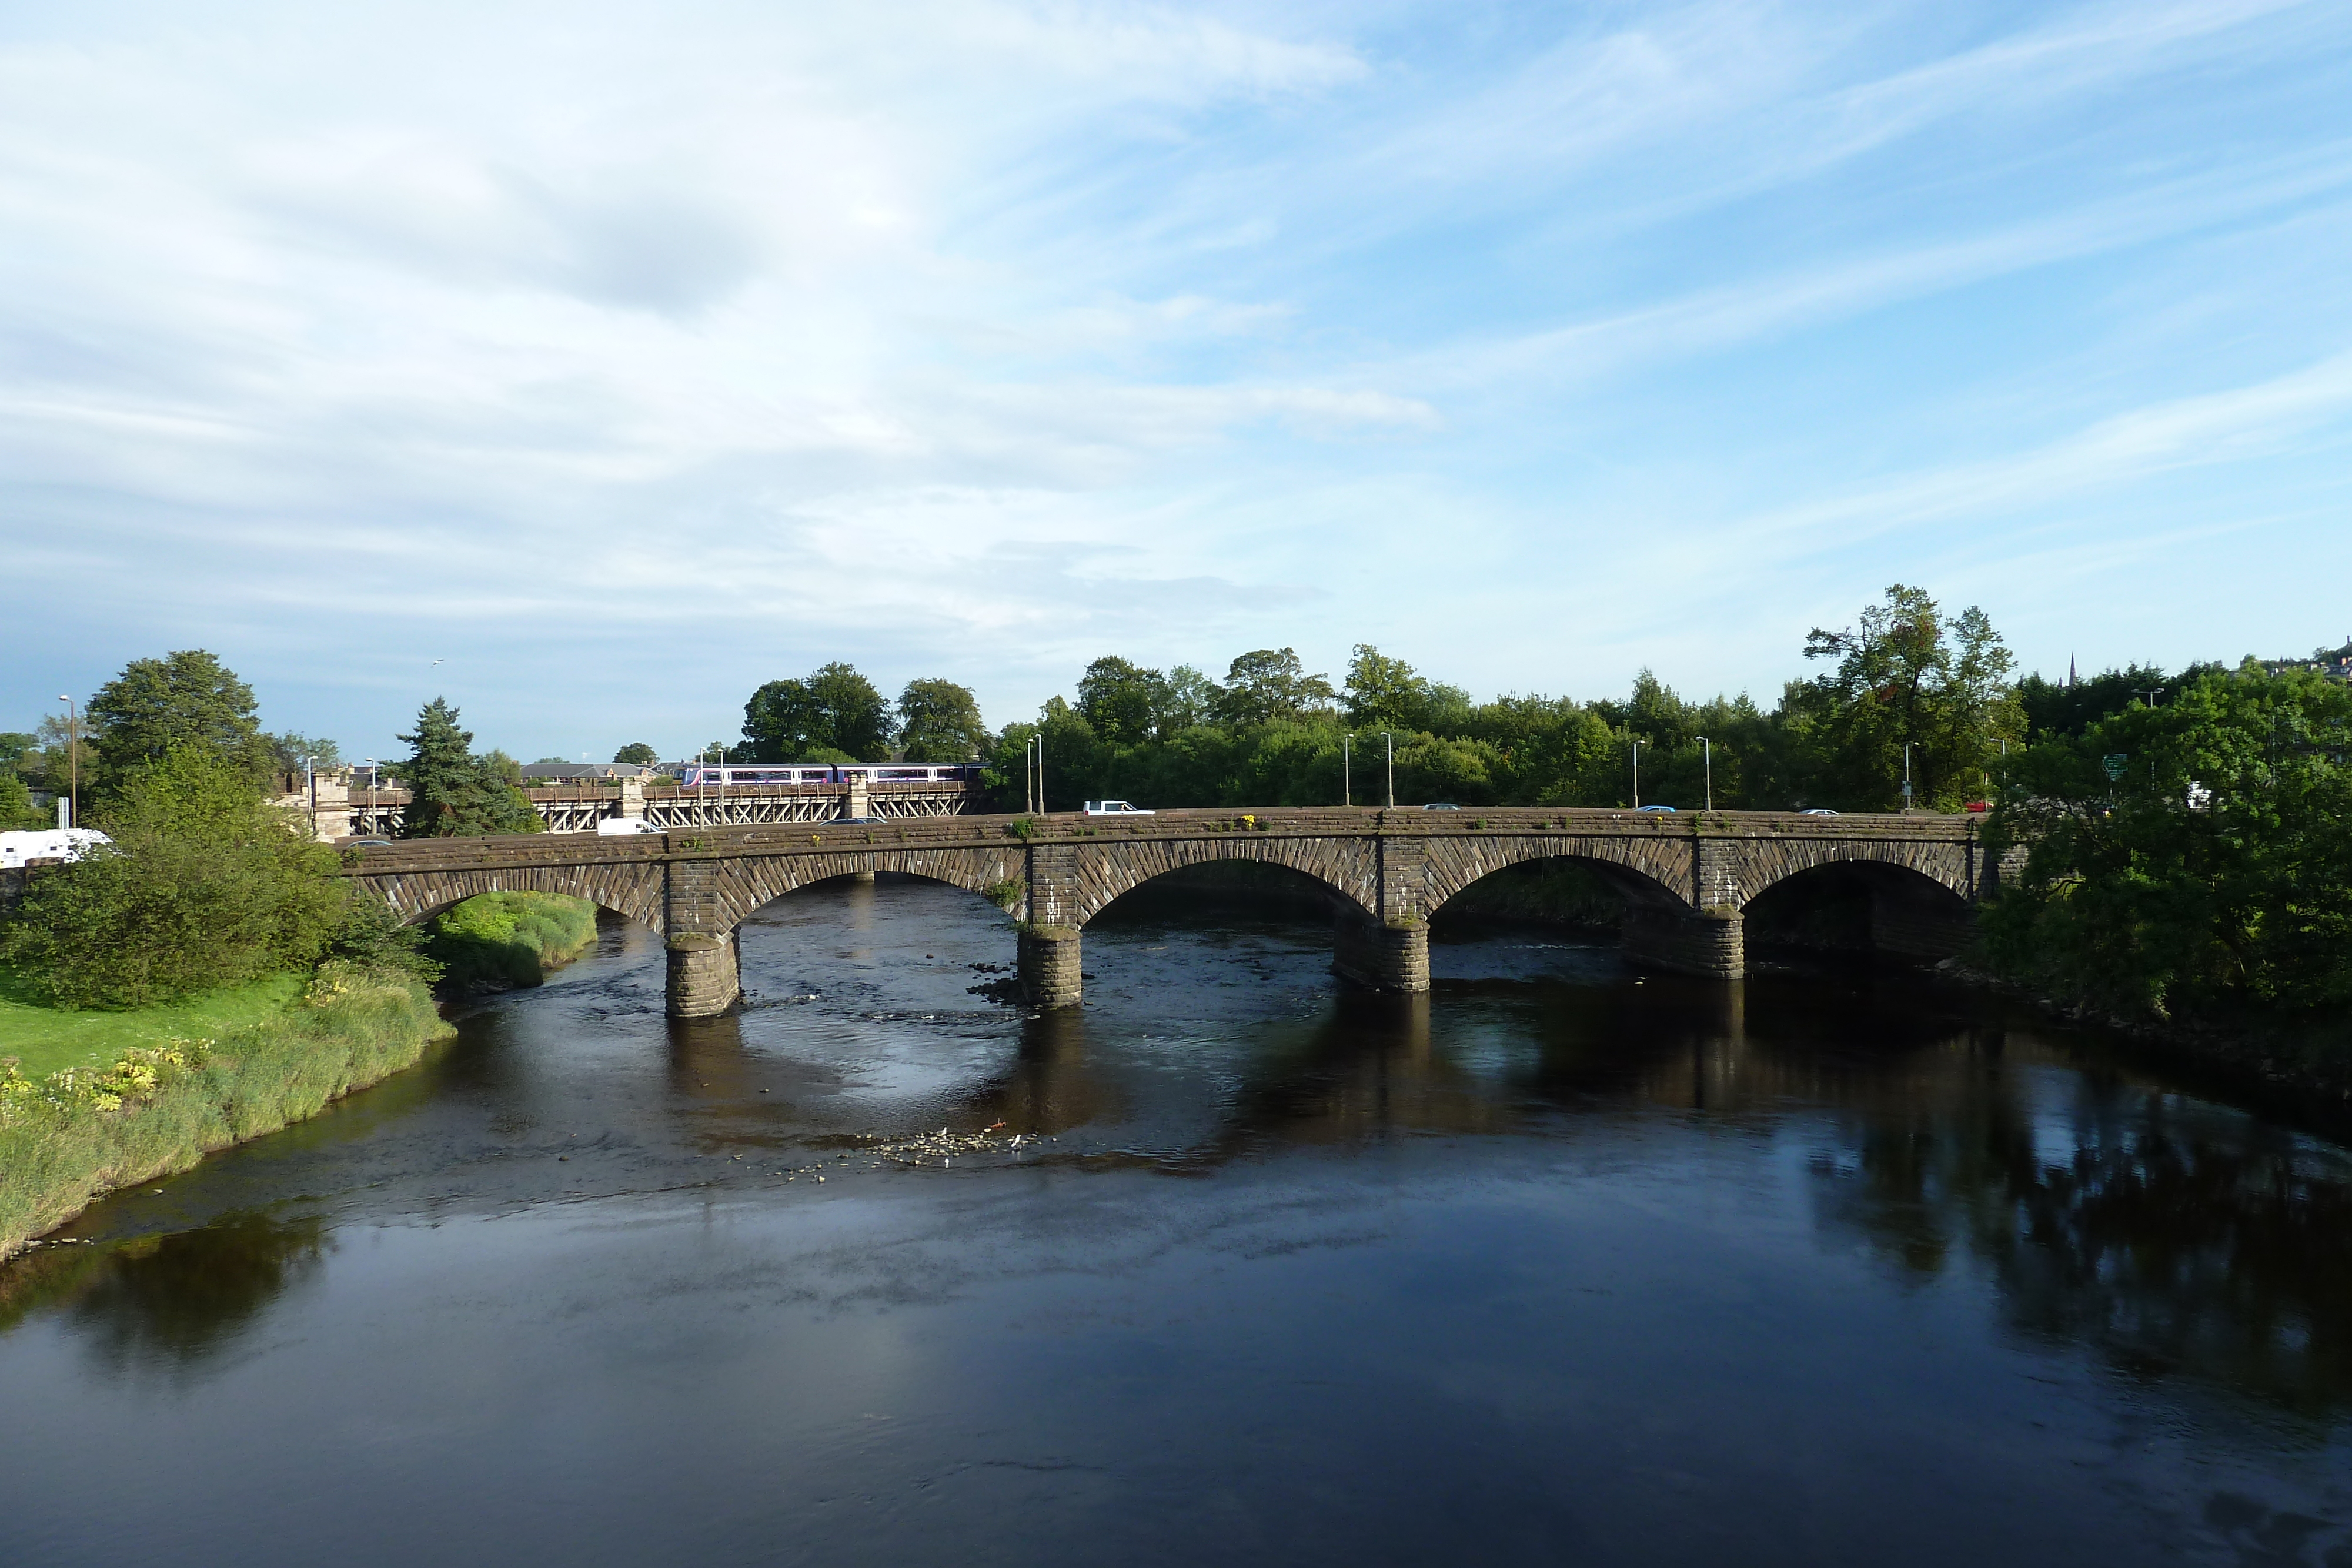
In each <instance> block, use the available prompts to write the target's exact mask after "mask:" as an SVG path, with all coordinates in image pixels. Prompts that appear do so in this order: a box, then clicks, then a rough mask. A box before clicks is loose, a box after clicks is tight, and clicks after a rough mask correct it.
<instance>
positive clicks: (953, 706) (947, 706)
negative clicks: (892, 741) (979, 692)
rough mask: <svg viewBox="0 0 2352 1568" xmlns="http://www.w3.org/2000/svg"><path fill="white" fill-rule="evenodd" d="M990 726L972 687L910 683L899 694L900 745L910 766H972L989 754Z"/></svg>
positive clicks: (941, 682)
mask: <svg viewBox="0 0 2352 1568" xmlns="http://www.w3.org/2000/svg"><path fill="white" fill-rule="evenodd" d="M989 739H990V737H989V733H988V726H987V725H986V724H984V723H982V721H981V716H980V700H979V699H978V698H977V697H975V696H974V695H972V691H971V687H970V686H960V685H956V684H955V683H954V682H953V681H948V680H924V681H908V683H907V689H906V690H904V691H902V692H900V693H899V694H898V744H899V746H900V747H901V748H902V750H903V751H904V753H905V756H906V758H907V760H908V761H909V762H969V761H971V759H972V758H976V757H978V756H979V755H980V754H981V753H982V751H984V750H986V749H987V747H988V744H989Z"/></svg>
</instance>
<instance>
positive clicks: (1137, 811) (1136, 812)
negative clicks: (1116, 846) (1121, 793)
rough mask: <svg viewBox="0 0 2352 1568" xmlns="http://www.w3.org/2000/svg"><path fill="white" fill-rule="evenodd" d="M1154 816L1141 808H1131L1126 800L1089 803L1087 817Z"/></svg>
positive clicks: (1090, 801)
mask: <svg viewBox="0 0 2352 1568" xmlns="http://www.w3.org/2000/svg"><path fill="white" fill-rule="evenodd" d="M1152 814H1153V813H1151V812H1150V811H1147V810H1144V809H1143V808H1142V807H1140V806H1130V805H1129V804H1128V803H1127V802H1126V801H1124V800H1089V801H1087V816H1089V817H1149V816H1150V815H1152Z"/></svg>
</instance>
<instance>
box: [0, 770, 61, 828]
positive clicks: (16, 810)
mask: <svg viewBox="0 0 2352 1568" xmlns="http://www.w3.org/2000/svg"><path fill="white" fill-rule="evenodd" d="M56 823H57V816H56V813H55V812H52V811H44V810H40V809H39V808H38V807H37V806H35V805H34V804H33V791H32V790H31V789H29V788H27V787H26V783H25V780H24V779H21V778H19V777H18V776H17V775H16V773H15V772H14V771H6V772H0V832H5V831H8V830H9V829H11V828H47V827H54V826H55V825H56Z"/></svg>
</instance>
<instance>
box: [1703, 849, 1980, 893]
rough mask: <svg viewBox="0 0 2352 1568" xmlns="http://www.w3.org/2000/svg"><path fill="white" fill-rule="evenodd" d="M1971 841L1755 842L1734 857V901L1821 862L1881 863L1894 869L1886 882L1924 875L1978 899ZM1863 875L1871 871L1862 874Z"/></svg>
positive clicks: (1898, 883)
mask: <svg viewBox="0 0 2352 1568" xmlns="http://www.w3.org/2000/svg"><path fill="white" fill-rule="evenodd" d="M1975 855H1976V848H1975V846H1974V845H1973V844H1967V843H1951V842H1938V841H1922V840H1918V839H1876V838H1818V839H1816V838H1803V839H1799V838H1787V839H1777V840H1771V841H1764V842H1759V843H1753V844H1751V845H1750V846H1749V847H1748V852H1747V853H1745V854H1743V855H1741V856H1740V857H1739V858H1738V864H1737V868H1736V870H1735V872H1734V875H1733V883H1734V886H1735V888H1736V890H1737V902H1738V904H1742V905H1745V904H1748V903H1750V902H1751V901H1753V900H1754V899H1755V898H1757V897H1758V896H1759V895H1760V894H1764V893H1767V892H1769V891H1770V890H1771V889H1772V888H1774V887H1776V886H1778V885H1779V884H1780V883H1784V882H1787V881H1788V880H1789V879H1790V878H1791V877H1795V876H1801V875H1803V874H1804V873H1807V872H1811V871H1818V870H1820V869H1822V868H1823V867H1825V866H1834V865H1852V866H1874V867H1884V868H1885V869H1886V870H1887V871H1890V872H1895V873H1909V874H1908V875H1907V876H1902V875H1898V876H1897V877H1896V878H1895V880H1894V882H1892V883H1889V885H1895V886H1902V885H1906V884H1911V885H1916V884H1914V883H1912V879H1913V878H1917V879H1920V880H1924V881H1926V882H1928V883H1934V884H1935V885H1936V886H1937V887H1940V888H1942V889H1943V890H1944V891H1945V892H1947V893H1949V894H1952V895H1953V896H1954V897H1955V898H1957V899H1958V900H1959V901H1960V902H1961V903H1963V904H1973V903H1975V902H1976V891H1977V890H1976V883H1977V881H1978V877H1977V874H1976V873H1977V870H1978V868H1977V865H1976V863H1975ZM1864 874H1874V873H1864Z"/></svg>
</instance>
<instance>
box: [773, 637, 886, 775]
mask: <svg viewBox="0 0 2352 1568" xmlns="http://www.w3.org/2000/svg"><path fill="white" fill-rule="evenodd" d="M743 738H744V739H745V740H746V741H747V742H749V743H750V744H749V745H748V746H747V747H745V748H744V749H745V750H747V751H748V752H749V753H750V754H751V755H750V758H749V760H751V761H754V762H803V761H807V760H809V759H810V758H809V755H808V754H809V753H810V751H811V750H812V749H813V748H816V747H825V748H829V749H831V750H834V751H838V752H841V753H844V754H845V756H846V758H848V759H849V760H852V761H858V762H876V761H879V760H881V759H882V758H884V757H886V756H887V755H888V754H889V750H890V741H891V724H890V705H889V704H888V703H887V702H886V701H884V700H883V697H882V694H881V693H880V692H878V691H876V690H875V689H874V683H873V682H871V681H869V680H867V679H866V677H865V676H864V675H861V674H858V673H857V672H856V670H855V669H853V668H852V667H850V666H849V665H847V664H841V663H839V662H835V663H834V664H826V665H824V666H823V667H822V668H820V669H818V670H816V671H815V672H814V673H813V674H810V675H809V676H808V678H807V679H805V680H799V681H770V682H769V683H768V684H767V685H763V686H761V688H760V689H759V690H758V691H756V692H753V693H752V694H751V701H749V702H747V703H745V704H744V705H743Z"/></svg>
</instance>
